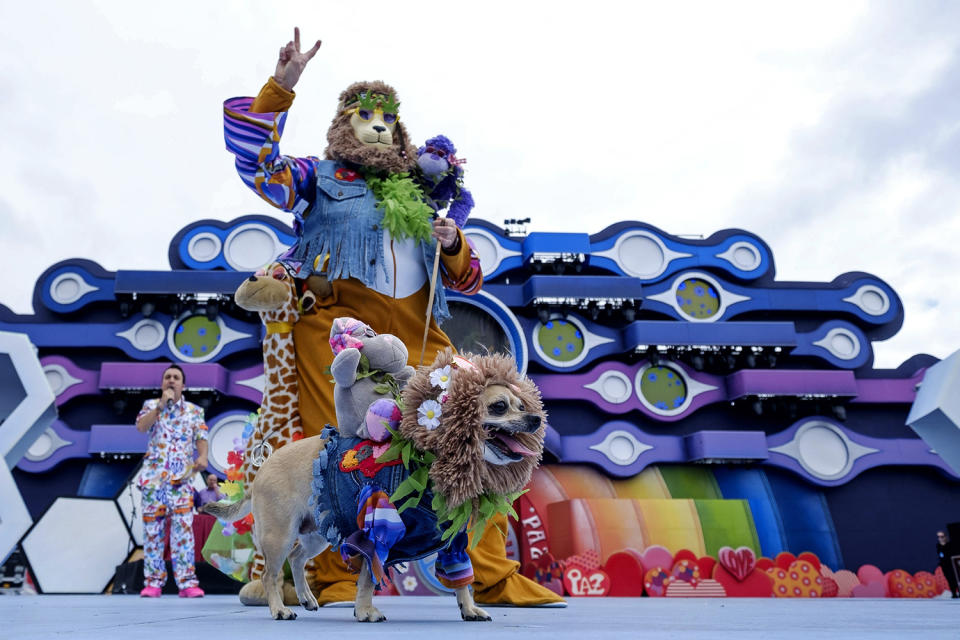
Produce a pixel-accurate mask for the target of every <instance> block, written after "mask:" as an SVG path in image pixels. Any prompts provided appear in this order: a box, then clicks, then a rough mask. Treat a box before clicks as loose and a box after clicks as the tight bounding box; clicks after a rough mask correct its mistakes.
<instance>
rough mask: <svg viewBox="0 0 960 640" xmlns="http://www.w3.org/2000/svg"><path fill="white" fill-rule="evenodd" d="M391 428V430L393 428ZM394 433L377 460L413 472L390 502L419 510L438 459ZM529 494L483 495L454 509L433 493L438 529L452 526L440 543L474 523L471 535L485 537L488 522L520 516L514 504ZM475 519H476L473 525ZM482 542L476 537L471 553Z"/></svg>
mask: <svg viewBox="0 0 960 640" xmlns="http://www.w3.org/2000/svg"><path fill="white" fill-rule="evenodd" d="M387 428H388V429H389V427H387ZM390 433H391V434H393V437H392V438H391V442H390V448H389V449H387V450H386V451H385V452H384V453H383V455H381V456H380V457H379V458H377V462H380V463H384V462H392V461H394V460H396V459H397V458H399V459H400V460H401V461H402V462H403V466H404V468H405V469H406V470H407V471H409V472H410V475H409V476H407V478H406V479H405V480H404V481H403V482H401V483H400V484H399V485H398V486H397V490H396V491H394V492H393V495H391V496H390V502H392V503H394V504H396V503H397V502H398V501H399V500H403V499H404V498H407V499H406V501H404V503H403V504H402V505H400V506H399V507H398V508H397V512H398V513H403V512H404V511H406V510H407V509H409V508H411V507H416V506H417V505H418V504H420V501H421V500H423V495H424V493H426V491H427V487H429V486H430V484H431V482H430V465H432V464H433V462H434V460H436V459H437V457H436V456H435V455H434V454H432V453H430V452H429V451H420V450H419V449H417V448H416V447H415V446H414V444H413V441H412V440H408V439H407V438H404V437H403V436H402V435H400V433H399V432H398V431H393V430H390ZM526 492H527V490H526V489H524V490H523V491H517V492H515V493H510V494H506V495H503V494H497V493H483V494H480V495H479V496H478V497H476V498H474V499H473V500H464V501H463V502H461V503H460V504H458V505H454V506H453V507H451V506H450V505H448V504H447V500H446V498H444V497H443V495H442V494H440V493H437V492H433V502H432V503H431V505H430V508H431V509H433V511H434V512H435V513H436V514H437V524H438V526H439V525H440V523H442V522H449V523H450V524H449V525H447V526H446V527H445V528H444V529H443V534H442V535H441V536H440V540H441V541H444V542H446V541H447V540H448V539H450V538H452V537H453V536H455V535H456V534H457V532H458V531H460V530H461V529H463V528H464V527H465V526H467V523H468V522H469V523H471V524H470V527H469V529H468V533H471V534H472V533H474V532H475V531H476V532H480V533H482V532H483V531H484V530H485V529H486V527H487V522H489V521H490V519H491V518H493V516H494V515H496V514H498V513H502V514H504V515H508V516H512V517H513V518H515V519H516V518H517V512H516V511H515V510H514V508H513V503H514V502H515V501H516V499H517V498H519V497H520V496H522V495H523V494H524V493H526ZM411 494H414V495H411ZM407 496H410V497H409V498H408V497H407ZM471 517H472V518H473V519H472V521H471ZM503 533H504V534H505V533H506V532H503ZM480 538H481V536H479V535H475V536H473V541H472V542H471V543H470V548H471V549H473V548H475V547H476V546H477V544H478V543H479V542H480Z"/></svg>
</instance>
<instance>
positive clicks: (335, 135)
mask: <svg viewBox="0 0 960 640" xmlns="http://www.w3.org/2000/svg"><path fill="white" fill-rule="evenodd" d="M399 104H400V102H399V98H397V92H396V91H395V90H394V88H393V87H391V86H390V85H388V84H386V83H384V82H381V81H379V80H374V81H372V82H355V83H353V84H352V85H350V86H349V87H347V88H346V89H345V90H344V91H343V93H341V94H340V102H339V103H338V105H337V113H336V115H335V116H334V118H333V122H332V123H331V124H330V128H329V129H328V130H327V143H328V144H327V149H326V151H325V152H324V155H325V157H326V158H327V159H328V160H334V161H336V162H344V163H350V164H353V165H357V166H360V167H365V168H368V169H373V170H375V171H384V172H387V173H400V172H404V171H409V170H411V169H412V168H413V167H414V165H415V164H416V161H417V149H416V147H414V146H413V145H412V144H410V142H409V140H410V136H409V135H408V134H407V129H406V127H404V125H403V122H401V121H400V119H399V114H398V113H397V109H396V107H397V106H399Z"/></svg>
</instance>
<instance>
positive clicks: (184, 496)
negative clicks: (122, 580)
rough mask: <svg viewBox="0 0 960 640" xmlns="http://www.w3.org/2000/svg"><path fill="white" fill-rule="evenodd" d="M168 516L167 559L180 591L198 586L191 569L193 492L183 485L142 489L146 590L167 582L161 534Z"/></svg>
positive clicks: (166, 485) (144, 580)
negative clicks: (170, 563) (168, 544)
mask: <svg viewBox="0 0 960 640" xmlns="http://www.w3.org/2000/svg"><path fill="white" fill-rule="evenodd" d="M168 514H169V515H170V516H171V521H170V558H171V559H172V560H173V573H174V578H176V581H177V587H179V588H180V590H181V591H182V590H183V589H187V588H189V587H196V586H197V585H198V582H197V574H196V572H195V571H194V566H193V554H194V548H193V491H192V490H191V488H190V486H189V485H186V484H183V485H175V486H171V485H169V484H161V485H160V486H157V487H151V486H148V487H144V488H143V533H144V541H143V556H144V557H143V582H144V585H145V586H148V587H162V586H163V585H164V583H166V581H167V570H166V565H165V563H164V561H163V547H164V545H163V534H164V525H165V524H166V519H167V515H168Z"/></svg>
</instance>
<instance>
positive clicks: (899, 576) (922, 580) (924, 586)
mask: <svg viewBox="0 0 960 640" xmlns="http://www.w3.org/2000/svg"><path fill="white" fill-rule="evenodd" d="M887 588H888V590H889V591H890V596H891V597H893V598H932V597H933V596H935V595H937V582H936V580H935V579H934V577H933V574H932V573H927V572H926V571H921V572H919V573H917V574H916V575H913V576H911V575H910V574H909V573H907V572H906V571H903V570H902V569H894V570H893V571H891V572H890V573H888V574H887Z"/></svg>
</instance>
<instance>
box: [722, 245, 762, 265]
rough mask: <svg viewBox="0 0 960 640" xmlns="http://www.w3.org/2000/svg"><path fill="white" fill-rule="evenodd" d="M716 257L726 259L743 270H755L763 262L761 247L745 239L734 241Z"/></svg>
mask: <svg viewBox="0 0 960 640" xmlns="http://www.w3.org/2000/svg"><path fill="white" fill-rule="evenodd" d="M716 257H718V258H720V259H722V260H726V261H727V262H729V263H730V264H732V265H733V266H734V267H736V268H737V269H739V270H741V271H755V270H756V269H757V268H758V267H759V266H760V265H761V264H762V263H763V258H762V256H761V255H760V249H758V248H757V247H756V246H755V245H753V244H751V243H749V242H746V241H743V240H740V241H739V242H734V243H733V244H732V245H730V246H729V247H727V250H726V251H724V252H723V253H718V254H717V256H716Z"/></svg>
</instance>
